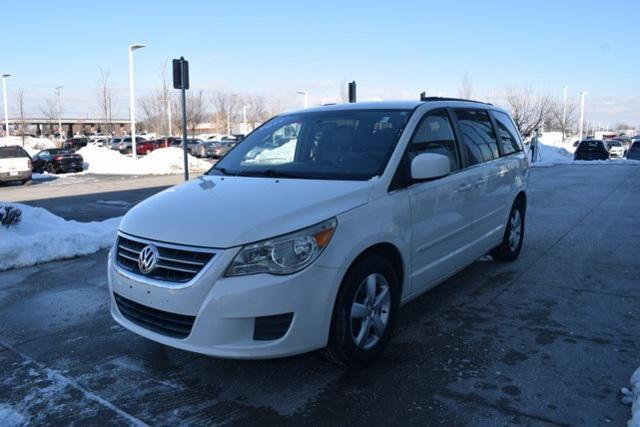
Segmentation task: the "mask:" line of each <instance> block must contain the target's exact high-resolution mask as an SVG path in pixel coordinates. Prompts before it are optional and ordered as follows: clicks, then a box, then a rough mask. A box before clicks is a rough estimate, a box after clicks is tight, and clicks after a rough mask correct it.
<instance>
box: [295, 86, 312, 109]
mask: <svg viewBox="0 0 640 427" xmlns="http://www.w3.org/2000/svg"><path fill="white" fill-rule="evenodd" d="M296 93H297V94H299V95H302V96H304V108H308V107H309V103H308V102H307V100H308V96H309V94H308V93H307V91H306V90H299V91H298V92H296Z"/></svg>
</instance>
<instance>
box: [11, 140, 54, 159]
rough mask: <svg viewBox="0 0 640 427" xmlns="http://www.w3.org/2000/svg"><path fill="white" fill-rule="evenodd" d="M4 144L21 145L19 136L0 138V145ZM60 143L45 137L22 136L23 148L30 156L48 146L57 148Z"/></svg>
mask: <svg viewBox="0 0 640 427" xmlns="http://www.w3.org/2000/svg"><path fill="white" fill-rule="evenodd" d="M4 145H19V146H21V147H22V137H21V136H5V137H2V138H0V146H4ZM59 147H60V143H59V142H56V141H53V140H51V139H47V138H33V137H31V136H27V137H25V138H24V149H25V150H26V151H27V153H29V155H30V156H32V157H33V156H34V155H35V154H36V153H38V152H39V151H42V150H47V149H49V148H59Z"/></svg>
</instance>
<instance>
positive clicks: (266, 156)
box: [243, 139, 297, 165]
mask: <svg viewBox="0 0 640 427" xmlns="http://www.w3.org/2000/svg"><path fill="white" fill-rule="evenodd" d="M296 142H297V140H295V139H292V140H291V141H288V142H286V143H284V144H282V145H280V146H278V147H274V148H266V149H262V147H256V148H255V149H254V150H259V151H258V152H257V153H256V155H255V157H253V158H249V159H248V160H245V161H243V163H256V164H267V165H278V164H282V163H289V162H292V161H293V157H294V154H295V151H296ZM250 155H251V152H249V153H248V154H247V156H250Z"/></svg>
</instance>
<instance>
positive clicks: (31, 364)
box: [0, 164, 640, 426]
mask: <svg viewBox="0 0 640 427" xmlns="http://www.w3.org/2000/svg"><path fill="white" fill-rule="evenodd" d="M530 184H531V190H530V204H529V210H528V212H527V226H526V227H527V229H526V237H525V246H524V249H523V252H522V255H521V257H520V259H519V260H518V261H516V262H515V263H511V264H497V263H495V262H493V261H491V260H490V258H486V259H481V260H479V261H477V262H476V263H474V264H473V265H471V266H470V267H469V268H467V269H465V270H464V271H462V272H461V273H459V274H457V275H456V276H454V277H452V278H451V279H450V280H448V281H447V282H445V283H443V284H441V285H440V286H438V287H437V288H435V289H434V290H432V291H430V292H428V293H427V294H425V295H423V296H422V297H420V298H418V299H416V300H414V301H413V302H411V303H410V304H408V305H407V306H406V307H404V309H403V311H402V312H401V319H400V322H399V324H398V328H397V331H396V336H395V338H394V339H393V340H392V343H391V345H390V347H389V348H388V349H387V351H386V352H385V353H384V356H383V358H382V360H381V361H380V362H379V363H377V364H376V365H374V366H372V367H370V368H368V369H364V370H345V369H342V368H339V367H336V366H333V365H331V364H328V363H326V362H324V361H323V360H322V359H320V358H319V357H317V356H316V355H315V354H309V355H302V356H298V357H293V358H288V359H283V360H272V361H253V362H248V361H231V360H221V359H213V358H208V357H204V356H200V355H196V354H191V353H187V352H183V351H180V350H175V349H171V348H167V347H163V346H162V345H159V344H156V343H154V342H151V341H148V340H146V339H144V338H141V337H138V336H136V335H134V334H133V333H130V332H128V331H127V330H125V329H123V328H121V327H120V326H118V325H117V324H116V323H115V322H114V321H113V320H111V318H110V315H109V310H108V293H107V292H108V290H107V283H106V271H105V269H106V251H101V252H98V253H96V254H94V255H90V256H86V257H82V258H76V259H72V260H66V261H61V262H52V263H48V264H44V265H39V266H35V267H30V268H23V269H18V270H13V271H8V272H4V273H0V324H1V325H2V328H0V414H3V415H0V417H2V416H3V417H4V420H2V419H1V418H0V421H4V422H0V424H11V423H16V424H20V423H27V422H29V423H33V424H69V423H71V422H74V421H75V422H78V423H81V424H106V423H111V424H138V423H139V424H145V423H146V424H164V425H168V424H171V425H175V424H236V425H304V424H312V425H347V424H348V425H403V426H405V425H421V426H424V425H446V426H453V425H496V426H497V425H576V426H603V425H616V426H619V425H623V424H624V423H626V420H627V419H628V418H629V414H630V409H629V407H628V406H624V405H622V404H621V403H620V396H619V394H618V389H619V388H620V387H621V386H624V385H627V382H628V380H629V376H630V375H631V373H632V372H633V370H634V369H635V368H637V367H638V365H640V361H639V359H638V357H637V355H638V353H639V351H640V340H639V339H638V338H639V336H640V332H639V328H638V325H639V321H640V309H639V307H640V281H639V280H638V277H640V168H638V167H637V166H633V165H613V164H609V165H580V166H577V165H566V166H555V167H549V168H538V169H533V170H532V176H531V182H530ZM149 191H150V192H151V190H149ZM154 191H155V190H154ZM88 197H93V199H92V200H95V199H96V198H98V197H103V196H102V195H100V194H96V195H93V196H88ZM0 198H1V197H0ZM134 199H135V198H132V199H131V200H132V203H134V202H135V201H134ZM85 202H86V200H85ZM7 421H8V422H7Z"/></svg>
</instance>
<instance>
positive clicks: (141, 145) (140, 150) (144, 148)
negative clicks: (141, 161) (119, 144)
mask: <svg viewBox="0 0 640 427" xmlns="http://www.w3.org/2000/svg"><path fill="white" fill-rule="evenodd" d="M157 148H160V144H158V141H143V142H136V154H138V155H139V156H141V155H143V154H149V153H150V152H152V151H153V150H155V149H157Z"/></svg>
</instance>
